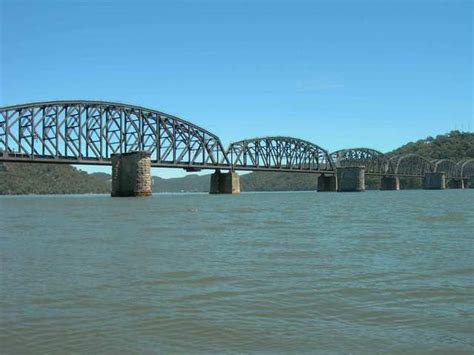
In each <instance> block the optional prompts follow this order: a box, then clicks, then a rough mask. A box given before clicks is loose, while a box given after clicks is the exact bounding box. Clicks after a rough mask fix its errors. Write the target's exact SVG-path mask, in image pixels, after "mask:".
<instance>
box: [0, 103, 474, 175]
mask: <svg viewBox="0 0 474 355" xmlns="http://www.w3.org/2000/svg"><path fill="white" fill-rule="evenodd" d="M133 151H148V152H149V153H150V155H151V165H152V166H154V167H167V168H183V169H186V170H188V171H197V170H200V169H228V170H232V171H234V170H251V171H283V172H307V173H319V174H321V173H324V174H334V173H335V172H336V169H337V168H341V167H352V166H364V167H365V173H366V174H367V175H378V176H405V177H422V176H424V175H425V174H426V173H429V172H444V173H446V177H447V178H468V177H471V176H474V159H465V160H462V161H459V162H456V161H452V160H449V159H441V160H430V159H428V158H425V157H422V156H420V155H416V154H404V155H399V156H393V155H386V154H383V153H381V152H379V151H377V150H374V149H369V148H351V149H343V150H339V151H336V152H333V153H329V152H328V151H327V150H325V149H323V148H321V147H320V146H318V145H316V144H314V143H311V142H308V141H305V140H302V139H298V138H292V137H284V136H274V137H261V138H253V139H246V140H242V141H239V142H234V143H231V144H230V146H229V147H228V148H227V149H224V146H223V145H222V142H221V140H220V139H219V137H218V136H216V135H215V134H212V133H211V132H209V131H207V130H205V129H204V128H201V127H199V126H197V125H195V124H193V123H191V122H188V121H186V120H183V119H181V118H179V117H176V116H172V115H168V114H166V113H163V112H160V111H156V110H152V109H147V108H144V107H139V106H133V105H127V104H122V103H114V102H103V101H84V100H73V101H49V102H35V103H28V104H22V105H15V106H6V107H1V108H0V161H4V162H28V163H32V162H37V163H67V164H91V165H110V164H111V155H112V154H121V153H127V152H133Z"/></svg>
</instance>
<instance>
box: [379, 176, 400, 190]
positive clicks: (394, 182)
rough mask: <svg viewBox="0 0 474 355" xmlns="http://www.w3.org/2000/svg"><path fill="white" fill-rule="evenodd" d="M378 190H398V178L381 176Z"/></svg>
mask: <svg viewBox="0 0 474 355" xmlns="http://www.w3.org/2000/svg"><path fill="white" fill-rule="evenodd" d="M380 190H400V178H399V177H398V176H382V179H380Z"/></svg>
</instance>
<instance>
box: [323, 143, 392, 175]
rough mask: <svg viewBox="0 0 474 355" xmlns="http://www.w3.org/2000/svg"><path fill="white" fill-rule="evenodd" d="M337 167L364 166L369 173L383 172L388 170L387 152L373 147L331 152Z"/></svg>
mask: <svg viewBox="0 0 474 355" xmlns="http://www.w3.org/2000/svg"><path fill="white" fill-rule="evenodd" d="M331 159H332V160H333V162H334V163H335V164H336V167H350V166H364V167H365V172H366V173H368V174H383V173H385V172H386V170H387V163H388V159H387V157H386V155H385V154H383V153H382V152H379V151H378V150H375V149H371V148H348V149H341V150H337V151H335V152H332V153H331Z"/></svg>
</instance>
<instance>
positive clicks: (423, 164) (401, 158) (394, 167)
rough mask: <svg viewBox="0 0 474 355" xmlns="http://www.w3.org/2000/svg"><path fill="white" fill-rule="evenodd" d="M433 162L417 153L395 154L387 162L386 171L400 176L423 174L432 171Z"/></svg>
mask: <svg viewBox="0 0 474 355" xmlns="http://www.w3.org/2000/svg"><path fill="white" fill-rule="evenodd" d="M433 165H434V164H433V163H432V162H431V161H429V160H428V159H426V158H424V157H422V156H420V155H418V154H404V155H396V156H394V157H392V158H390V160H389V162H388V170H387V173H389V174H395V175H401V176H414V177H415V176H424V175H425V174H426V173H430V172H433V170H434V166H433Z"/></svg>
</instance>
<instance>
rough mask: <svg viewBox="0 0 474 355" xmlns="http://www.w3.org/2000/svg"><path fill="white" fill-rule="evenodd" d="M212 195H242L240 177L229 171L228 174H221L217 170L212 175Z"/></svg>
mask: <svg viewBox="0 0 474 355" xmlns="http://www.w3.org/2000/svg"><path fill="white" fill-rule="evenodd" d="M209 192H210V193H211V194H239V193H240V176H239V175H238V174H237V173H235V172H233V171H229V172H228V173H221V171H220V170H216V171H215V173H214V174H212V175H211V188H210V190H209Z"/></svg>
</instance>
